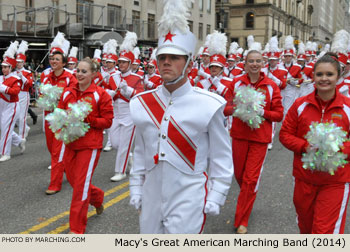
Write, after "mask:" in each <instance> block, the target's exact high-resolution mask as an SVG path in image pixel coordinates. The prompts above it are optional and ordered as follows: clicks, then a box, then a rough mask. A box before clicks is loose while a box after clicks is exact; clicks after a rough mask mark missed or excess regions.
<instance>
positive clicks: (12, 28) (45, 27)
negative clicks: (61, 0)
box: [0, 2, 157, 40]
mask: <svg viewBox="0 0 350 252" xmlns="http://www.w3.org/2000/svg"><path fill="white" fill-rule="evenodd" d="M71 9H72V8H71V6H67V4H63V5H60V6H42V7H37V8H28V7H23V6H15V5H9V4H0V15H1V16H0V36H10V37H19V36H26V37H35V38H36V37H38V38H40V37H49V38H53V37H54V36H55V34H56V33H57V31H58V30H59V31H62V32H64V33H65V34H66V36H67V38H76V39H82V40H84V39H85V37H86V33H89V32H97V31H117V32H125V31H126V30H128V31H134V32H136V34H137V35H138V37H139V39H141V40H156V38H157V31H156V29H155V28H156V27H157V24H156V22H147V21H143V20H139V19H137V20H135V19H128V18H127V17H126V10H125V9H122V8H114V7H111V6H106V5H98V4H93V3H79V2H78V3H76V6H75V8H74V11H72V10H71Z"/></svg>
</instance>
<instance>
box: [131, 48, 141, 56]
mask: <svg viewBox="0 0 350 252" xmlns="http://www.w3.org/2000/svg"><path fill="white" fill-rule="evenodd" d="M132 53H133V54H134V56H135V59H138V58H139V56H140V54H141V52H140V48H139V47H138V46H136V47H135V48H134V50H133V51H132Z"/></svg>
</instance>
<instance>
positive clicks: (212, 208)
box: [204, 200, 220, 215]
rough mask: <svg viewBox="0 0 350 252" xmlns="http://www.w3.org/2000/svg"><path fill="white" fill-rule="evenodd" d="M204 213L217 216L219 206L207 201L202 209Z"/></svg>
mask: <svg viewBox="0 0 350 252" xmlns="http://www.w3.org/2000/svg"><path fill="white" fill-rule="evenodd" d="M204 213H206V214H209V215H219V213H220V206H219V204H217V203H215V202H213V201H210V200H207V203H205V207H204Z"/></svg>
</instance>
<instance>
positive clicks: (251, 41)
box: [247, 35, 254, 48]
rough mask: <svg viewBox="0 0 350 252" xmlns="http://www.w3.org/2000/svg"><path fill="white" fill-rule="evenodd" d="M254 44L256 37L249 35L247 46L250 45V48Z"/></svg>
mask: <svg viewBox="0 0 350 252" xmlns="http://www.w3.org/2000/svg"><path fill="white" fill-rule="evenodd" d="M253 43H254V36H253V35H249V36H248V37H247V44H248V48H250V47H251V46H252V44H253Z"/></svg>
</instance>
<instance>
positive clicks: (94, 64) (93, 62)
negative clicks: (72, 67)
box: [80, 57, 100, 73]
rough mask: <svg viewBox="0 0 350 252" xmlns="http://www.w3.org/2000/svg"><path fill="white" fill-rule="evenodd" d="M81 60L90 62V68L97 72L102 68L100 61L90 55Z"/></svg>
mask: <svg viewBox="0 0 350 252" xmlns="http://www.w3.org/2000/svg"><path fill="white" fill-rule="evenodd" d="M80 62H86V63H88V64H89V66H90V69H91V71H92V72H93V73H96V72H98V71H99V70H100V63H98V62H97V61H96V60H94V59H91V58H90V57H85V58H84V59H82V60H81V61H80Z"/></svg>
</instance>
